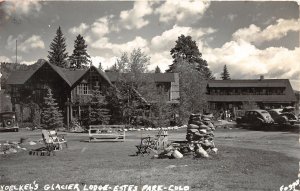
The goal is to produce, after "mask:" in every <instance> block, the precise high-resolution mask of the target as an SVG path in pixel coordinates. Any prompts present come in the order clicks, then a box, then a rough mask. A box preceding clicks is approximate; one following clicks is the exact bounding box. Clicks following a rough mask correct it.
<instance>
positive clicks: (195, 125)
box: [186, 114, 217, 158]
mask: <svg viewBox="0 0 300 191" xmlns="http://www.w3.org/2000/svg"><path fill="white" fill-rule="evenodd" d="M214 131H215V127H214V125H213V123H212V122H211V121H210V119H209V118H205V117H203V116H201V115H200V114H192V115H190V118H189V122H188V127H187V134H186V140H187V143H188V145H189V148H188V149H189V150H190V151H192V152H195V155H196V156H198V157H205V158H206V157H208V156H209V155H208V153H209V152H213V153H217V148H216V147H215V144H214Z"/></svg>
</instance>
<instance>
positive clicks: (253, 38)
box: [233, 19, 300, 44]
mask: <svg viewBox="0 0 300 191" xmlns="http://www.w3.org/2000/svg"><path fill="white" fill-rule="evenodd" d="M299 21H300V20H295V19H291V20H285V19H278V20H277V22H276V24H274V25H269V26H268V27H266V28H265V29H263V30H262V29H261V28H260V27H258V26H256V25H254V24H251V25H250V26H249V27H247V28H242V29H239V30H237V31H236V32H235V33H234V34H233V39H234V40H236V41H237V40H239V39H243V40H246V41H248V42H253V43H257V44H260V43H262V42H265V41H271V40H277V39H280V38H282V37H284V36H286V35H287V33H288V32H289V31H295V32H297V31H299V32H300V22H299Z"/></svg>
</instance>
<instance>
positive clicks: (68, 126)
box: [67, 102, 70, 130]
mask: <svg viewBox="0 0 300 191" xmlns="http://www.w3.org/2000/svg"><path fill="white" fill-rule="evenodd" d="M69 107H70V106H69V103H68V102H67V128H68V130H69V129H70V125H69V115H70V113H69Z"/></svg>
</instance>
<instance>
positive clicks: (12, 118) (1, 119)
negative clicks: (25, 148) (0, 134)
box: [0, 112, 19, 132]
mask: <svg viewBox="0 0 300 191" xmlns="http://www.w3.org/2000/svg"><path fill="white" fill-rule="evenodd" d="M0 131H15V132H18V131H19V126H18V123H17V121H16V114H15V113H14V112H2V113H0Z"/></svg>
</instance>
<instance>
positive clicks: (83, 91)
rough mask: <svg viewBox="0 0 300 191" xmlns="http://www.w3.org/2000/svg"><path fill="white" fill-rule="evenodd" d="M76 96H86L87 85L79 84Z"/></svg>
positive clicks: (87, 91) (87, 92)
mask: <svg viewBox="0 0 300 191" xmlns="http://www.w3.org/2000/svg"><path fill="white" fill-rule="evenodd" d="M77 94H78V95H87V94H89V87H88V84H84V83H82V84H79V85H78V86H77Z"/></svg>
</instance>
